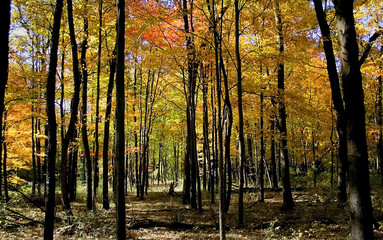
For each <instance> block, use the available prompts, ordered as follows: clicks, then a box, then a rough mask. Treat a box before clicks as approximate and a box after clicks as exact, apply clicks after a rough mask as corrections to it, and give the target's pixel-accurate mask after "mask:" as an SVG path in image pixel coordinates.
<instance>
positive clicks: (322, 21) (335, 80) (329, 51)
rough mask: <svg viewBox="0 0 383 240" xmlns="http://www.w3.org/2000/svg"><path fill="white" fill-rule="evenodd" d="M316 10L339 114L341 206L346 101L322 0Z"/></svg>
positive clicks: (344, 190)
mask: <svg viewBox="0 0 383 240" xmlns="http://www.w3.org/2000/svg"><path fill="white" fill-rule="evenodd" d="M314 5H315V12H316V16H317V20H318V23H319V27H320V30H321V33H322V38H323V49H324V51H325V55H326V61H327V73H328V76H329V80H330V85H331V96H332V101H333V105H334V109H335V112H336V115H337V121H336V126H337V132H338V137H339V150H338V155H339V160H340V172H339V175H338V206H339V207H341V206H342V205H343V204H344V203H345V202H347V182H346V176H347V171H348V160H347V139H346V129H345V127H346V125H345V121H344V120H345V117H344V102H343V99H342V93H341V87H340V82H339V77H338V70H337V66H336V60H335V54H334V50H333V44H332V40H331V33H330V27H329V25H328V23H327V20H326V14H325V12H324V11H323V7H322V1H321V0H314Z"/></svg>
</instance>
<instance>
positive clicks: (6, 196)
mask: <svg viewBox="0 0 383 240" xmlns="http://www.w3.org/2000/svg"><path fill="white" fill-rule="evenodd" d="M3 114H4V122H3V129H2V132H3V136H2V145H3V152H4V155H3V185H4V199H5V203H8V202H9V200H10V198H9V195H8V173H7V142H6V141H5V132H6V124H7V110H5V111H4V113H3Z"/></svg>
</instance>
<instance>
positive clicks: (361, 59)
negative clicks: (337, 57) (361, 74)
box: [359, 29, 383, 66]
mask: <svg viewBox="0 0 383 240" xmlns="http://www.w3.org/2000/svg"><path fill="white" fill-rule="evenodd" d="M382 34H383V29H379V30H377V31H376V32H375V33H374V34H373V35H372V36H371V37H370V39H369V40H368V44H367V46H366V48H365V49H364V52H363V54H362V56H361V57H360V60H359V65H360V66H362V65H363V63H364V62H365V61H366V59H367V56H368V54H369V53H370V51H371V48H372V44H373V43H374V41H375V40H376V39H378V37H380V36H381V35H382Z"/></svg>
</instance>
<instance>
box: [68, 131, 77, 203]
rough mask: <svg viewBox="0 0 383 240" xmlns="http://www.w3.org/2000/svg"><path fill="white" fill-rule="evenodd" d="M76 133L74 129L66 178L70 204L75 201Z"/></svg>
mask: <svg viewBox="0 0 383 240" xmlns="http://www.w3.org/2000/svg"><path fill="white" fill-rule="evenodd" d="M77 137H78V133H77V128H75V132H74V135H73V139H72V140H71V142H72V143H73V144H72V147H71V150H70V156H69V162H70V165H69V168H68V170H69V176H68V191H69V192H68V193H69V200H70V201H71V202H73V201H75V200H76V188H77V162H78V141H77Z"/></svg>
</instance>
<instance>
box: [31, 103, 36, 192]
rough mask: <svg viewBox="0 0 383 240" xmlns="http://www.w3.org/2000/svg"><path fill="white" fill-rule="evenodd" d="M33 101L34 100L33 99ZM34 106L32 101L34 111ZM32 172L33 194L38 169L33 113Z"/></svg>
mask: <svg viewBox="0 0 383 240" xmlns="http://www.w3.org/2000/svg"><path fill="white" fill-rule="evenodd" d="M32 101H33V100H32ZM34 110H35V109H34V107H33V103H32V113H33V112H34ZM31 122H32V124H31V125H32V139H31V142H32V172H33V177H32V196H33V195H35V194H36V180H37V169H36V154H35V149H36V147H35V117H34V116H33V115H32V119H31Z"/></svg>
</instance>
